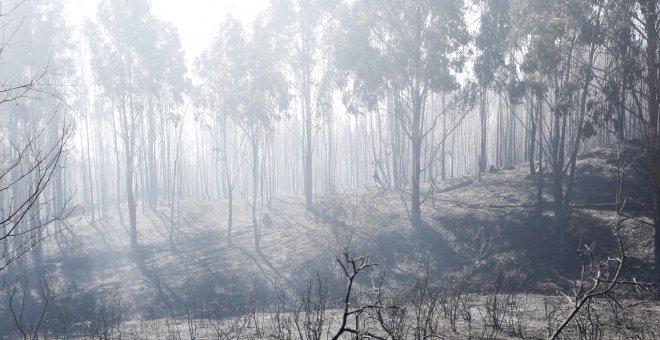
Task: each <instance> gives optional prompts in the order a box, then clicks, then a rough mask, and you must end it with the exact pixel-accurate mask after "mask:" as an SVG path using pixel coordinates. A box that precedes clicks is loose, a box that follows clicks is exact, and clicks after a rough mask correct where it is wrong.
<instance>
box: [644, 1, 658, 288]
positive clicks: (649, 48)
mask: <svg viewBox="0 0 660 340" xmlns="http://www.w3.org/2000/svg"><path fill="white" fill-rule="evenodd" d="M640 3H642V4H645V5H646V6H645V8H643V11H644V18H645V31H646V37H647V42H646V58H647V59H646V66H647V68H648V70H647V71H648V73H647V76H646V77H647V78H646V85H647V87H648V91H649V93H648V96H647V106H648V110H649V123H648V126H647V127H646V130H647V131H644V135H645V137H646V138H645V140H646V152H647V159H648V163H649V170H650V174H651V176H650V177H651V196H652V203H653V225H654V229H655V278H656V282H657V283H660V138H659V136H658V129H659V128H658V112H659V111H660V109H659V108H658V90H659V89H658V82H659V78H658V64H657V62H658V56H657V53H658V32H657V0H646V1H640Z"/></svg>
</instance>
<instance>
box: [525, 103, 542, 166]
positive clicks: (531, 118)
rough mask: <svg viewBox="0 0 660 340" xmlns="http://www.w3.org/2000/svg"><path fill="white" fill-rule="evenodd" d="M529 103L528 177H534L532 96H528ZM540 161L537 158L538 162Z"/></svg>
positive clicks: (534, 142)
mask: <svg viewBox="0 0 660 340" xmlns="http://www.w3.org/2000/svg"><path fill="white" fill-rule="evenodd" d="M530 97H531V99H530V101H529V120H530V123H531V129H530V130H529V144H528V145H529V149H528V150H529V156H528V157H529V175H530V176H534V173H535V172H536V164H534V163H535V161H534V147H535V146H536V118H535V117H534V96H530ZM540 160H541V159H540V158H539V161H540Z"/></svg>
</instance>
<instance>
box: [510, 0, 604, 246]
mask: <svg viewBox="0 0 660 340" xmlns="http://www.w3.org/2000/svg"><path fill="white" fill-rule="evenodd" d="M513 10H514V11H516V13H521V15H519V16H516V17H515V19H514V20H513V22H514V26H515V27H516V32H515V34H516V35H517V37H518V39H524V40H526V41H528V44H527V46H526V53H525V55H524V60H523V61H522V63H521V64H522V65H521V69H522V71H523V72H524V73H525V76H526V77H527V78H528V79H533V82H534V83H535V84H536V85H535V87H536V88H537V91H536V94H537V95H538V96H539V98H537V100H538V101H539V105H541V106H540V107H539V115H540V114H541V113H540V109H541V108H542V106H543V105H545V106H547V107H549V111H550V112H551V115H550V116H549V117H547V118H546V117H540V118H539V120H538V122H537V125H538V128H539V129H541V133H540V137H539V148H540V150H546V149H544V148H543V147H542V145H541V143H546V144H547V146H548V147H547V152H545V151H544V152H545V156H546V158H547V160H548V161H549V164H550V166H551V169H552V177H551V178H552V194H553V210H554V224H555V228H556V230H557V231H559V232H560V233H562V235H563V233H564V232H565V227H566V224H567V222H568V218H569V216H570V203H571V196H572V189H573V183H574V180H575V170H576V160H577V154H578V152H579V150H580V147H581V145H582V142H583V140H585V139H587V138H590V137H591V136H592V135H593V132H594V131H593V129H592V128H591V117H592V116H593V114H594V109H595V107H596V105H594V103H596V102H598V101H600V100H602V97H603V96H602V92H601V91H598V90H597V89H594V76H595V73H594V72H595V71H594V66H595V64H596V61H597V55H598V54H599V52H600V51H602V46H603V36H602V34H601V33H600V32H601V29H600V27H601V21H602V18H603V15H602V14H603V4H602V2H600V1H578V0H571V1H534V2H527V1H516V2H515V3H514V7H513ZM546 119H548V120H549V121H550V124H549V128H548V131H547V135H544V134H543V129H544V124H545V121H546ZM546 136H547V138H546Z"/></svg>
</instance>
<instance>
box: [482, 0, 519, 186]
mask: <svg viewBox="0 0 660 340" xmlns="http://www.w3.org/2000/svg"><path fill="white" fill-rule="evenodd" d="M480 7H481V8H480V21H481V24H480V26H479V32H478V33H477V35H476V37H475V45H476V47H477V48H478V52H479V54H478V55H477V57H476V60H475V63H474V73H475V76H476V78H477V83H478V84H479V88H480V90H481V91H480V93H481V96H480V103H479V104H480V105H479V121H480V123H481V148H480V152H479V174H481V173H482V172H484V171H486V166H487V164H488V158H487V152H486V150H487V148H486V146H487V130H488V112H487V108H488V95H487V94H488V89H489V88H490V87H493V88H494V89H495V90H496V91H498V92H502V91H503V90H504V88H503V87H504V84H503V83H505V82H506V81H507V79H505V77H506V74H503V73H506V72H505V71H506V70H507V69H510V67H507V66H508V65H507V60H506V56H505V54H506V53H507V52H508V51H509V40H508V36H509V29H510V24H511V22H510V17H509V16H510V4H509V1H508V0H486V1H480ZM499 123H500V122H498V124H499Z"/></svg>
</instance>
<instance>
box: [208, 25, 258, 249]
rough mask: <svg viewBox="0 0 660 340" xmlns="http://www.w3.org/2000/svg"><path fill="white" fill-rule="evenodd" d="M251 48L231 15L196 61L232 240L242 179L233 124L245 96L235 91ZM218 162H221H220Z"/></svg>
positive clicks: (229, 235)
mask: <svg viewBox="0 0 660 340" xmlns="http://www.w3.org/2000/svg"><path fill="white" fill-rule="evenodd" d="M246 50H247V41H246V33H245V30H244V28H243V26H242V25H241V23H240V22H238V21H237V20H235V19H233V18H231V17H228V18H226V19H225V21H224V22H223V23H222V25H221V26H220V29H219V32H218V36H217V37H215V38H214V40H213V42H212V43H211V45H210V46H209V47H208V48H207V49H206V50H205V51H204V52H202V54H201V55H200V57H199V58H198V59H197V61H196V69H195V70H196V73H197V76H198V77H199V79H200V83H199V84H198V86H197V91H196V92H197V93H198V98H197V104H198V106H200V108H201V109H202V112H203V113H202V117H200V118H201V119H200V121H202V122H203V124H205V125H206V126H207V127H208V130H209V131H210V132H211V135H212V136H213V138H214V140H215V142H216V144H217V151H218V155H217V158H218V160H219V162H220V163H222V165H221V167H222V173H223V177H224V178H223V189H224V192H225V195H226V197H227V200H228V211H227V241H228V242H229V243H231V242H232V227H233V204H234V202H233V199H234V187H235V186H236V181H237V179H238V174H237V170H238V166H237V164H238V163H239V160H238V159H237V158H238V157H235V158H234V159H231V157H233V156H234V153H233V152H231V151H232V150H231V145H230V143H231V141H232V139H234V140H235V138H232V135H230V134H231V132H232V130H233V129H230V127H231V124H233V122H234V121H235V120H236V119H237V117H238V115H239V112H238V108H239V106H240V105H242V103H241V100H242V98H241V97H240V96H239V95H238V94H237V93H235V91H241V88H242V86H243V79H242V76H243V72H244V70H243V66H244V63H245V60H243V57H244V56H245V53H246V52H245V51H246ZM216 164H217V162H216Z"/></svg>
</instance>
